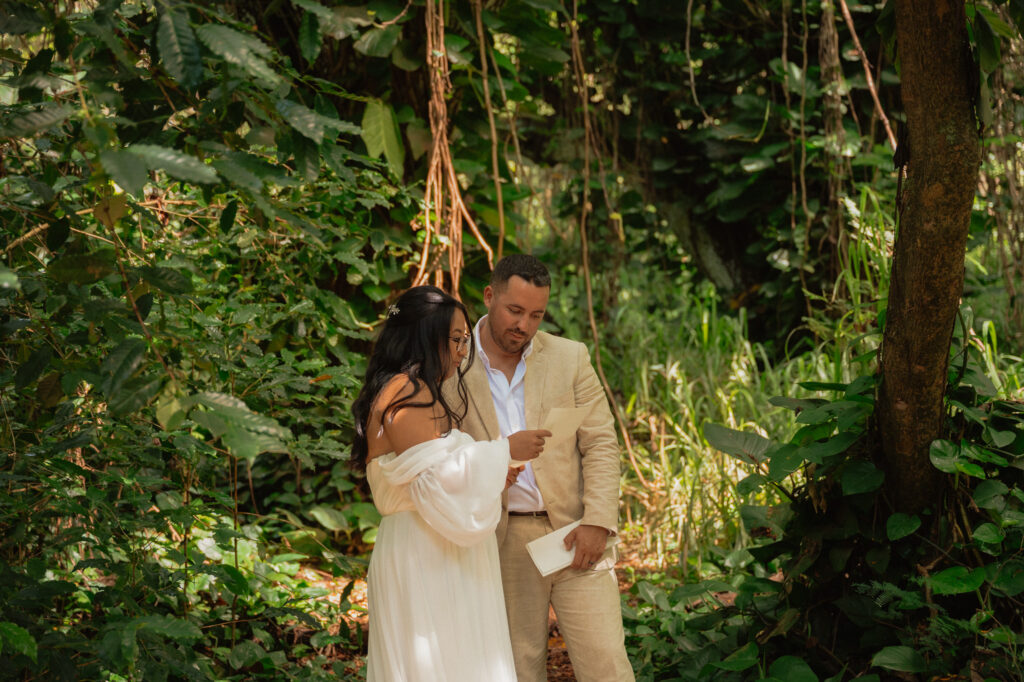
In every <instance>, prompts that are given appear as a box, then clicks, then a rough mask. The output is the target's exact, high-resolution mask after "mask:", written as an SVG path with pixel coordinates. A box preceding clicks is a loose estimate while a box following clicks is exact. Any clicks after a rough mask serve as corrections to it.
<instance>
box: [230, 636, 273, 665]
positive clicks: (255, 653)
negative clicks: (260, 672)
mask: <svg viewBox="0 0 1024 682" xmlns="http://www.w3.org/2000/svg"><path fill="white" fill-rule="evenodd" d="M266 655H267V651H266V649H264V648H263V647H261V646H260V645H259V644H257V643H256V642H254V641H252V640H248V639H245V640H242V641H241V642H239V643H238V644H236V645H235V646H234V647H233V648H232V649H231V651H230V652H229V653H228V663H230V664H231V666H232V667H233V668H234V669H235V670H240V669H242V668H248V667H250V666H252V665H254V664H256V663H257V662H258V661H259V660H260V659H262V658H264V657H265V656H266Z"/></svg>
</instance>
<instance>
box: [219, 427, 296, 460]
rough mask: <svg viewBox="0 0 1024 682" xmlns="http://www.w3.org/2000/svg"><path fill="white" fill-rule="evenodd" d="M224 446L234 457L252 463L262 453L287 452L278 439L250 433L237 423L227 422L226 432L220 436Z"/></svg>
mask: <svg viewBox="0 0 1024 682" xmlns="http://www.w3.org/2000/svg"><path fill="white" fill-rule="evenodd" d="M221 438H222V439H223V441H224V445H225V446H226V447H227V449H228V450H229V451H230V452H231V453H232V454H233V455H235V456H236V457H240V458H242V459H244V460H247V461H249V462H252V461H253V460H254V459H256V457H257V456H258V455H259V454H260V453H262V452H287V451H288V448H287V447H285V444H284V443H282V442H281V441H280V440H279V439H278V438H276V437H274V436H270V435H267V434H266V433H256V432H255V431H250V430H248V429H246V428H244V427H243V426H241V425H240V424H238V423H235V422H231V421H227V430H226V431H225V432H224V434H223V435H222V436H221Z"/></svg>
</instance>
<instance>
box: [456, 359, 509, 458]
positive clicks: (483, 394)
mask: <svg viewBox="0 0 1024 682" xmlns="http://www.w3.org/2000/svg"><path fill="white" fill-rule="evenodd" d="M463 381H465V383H466V392H467V393H468V394H469V411H470V413H473V412H475V413H476V418H477V419H478V420H479V422H480V424H481V425H482V426H483V429H484V432H486V434H487V438H488V439H490V440H495V439H497V438H500V437H501V432H500V430H499V429H498V414H497V413H496V412H495V411H494V399H493V398H491V386H490V384H488V383H487V372H486V370H484V367H483V362H482V361H480V360H479V359H478V360H477V361H476V362H474V363H473V364H472V365H470V367H469V370H468V371H467V372H466V376H465V377H464V379H463ZM468 416H469V415H467V417H468Z"/></svg>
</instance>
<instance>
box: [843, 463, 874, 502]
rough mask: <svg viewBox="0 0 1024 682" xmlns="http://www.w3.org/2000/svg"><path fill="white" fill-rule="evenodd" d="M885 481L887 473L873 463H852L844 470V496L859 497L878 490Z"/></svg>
mask: <svg viewBox="0 0 1024 682" xmlns="http://www.w3.org/2000/svg"><path fill="white" fill-rule="evenodd" d="M884 480H885V473H884V472H882V471H881V470H880V469H878V467H876V466H875V465H874V464H872V463H871V462H851V463H850V464H849V466H847V467H846V468H845V469H844V470H843V474H842V485H843V494H844V495H857V494H860V493H867V492H871V491H872V490H878V488H880V487H881V485H882V482H883V481H884Z"/></svg>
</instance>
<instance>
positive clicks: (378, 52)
mask: <svg viewBox="0 0 1024 682" xmlns="http://www.w3.org/2000/svg"><path fill="white" fill-rule="evenodd" d="M401 34H402V27H401V26H400V25H398V24H391V25H390V26H387V27H385V28H371V29H370V30H369V31H367V32H366V33H364V34H363V35H362V37H360V38H359V40H357V41H356V44H355V46H354V47H355V49H356V52H360V53H362V54H365V55H366V56H367V57H387V56H388V55H389V54H391V50H393V49H395V45H397V44H398V38H399V36H401Z"/></svg>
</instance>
